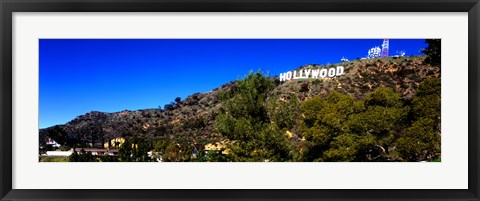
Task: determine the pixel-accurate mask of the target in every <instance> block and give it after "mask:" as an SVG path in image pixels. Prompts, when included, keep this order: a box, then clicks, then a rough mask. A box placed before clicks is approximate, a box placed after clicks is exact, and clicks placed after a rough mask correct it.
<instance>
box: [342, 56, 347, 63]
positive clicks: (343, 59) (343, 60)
mask: <svg viewBox="0 0 480 201" xmlns="http://www.w3.org/2000/svg"><path fill="white" fill-rule="evenodd" d="M340 61H341V62H347V61H348V59H347V58H345V57H342V59H340Z"/></svg>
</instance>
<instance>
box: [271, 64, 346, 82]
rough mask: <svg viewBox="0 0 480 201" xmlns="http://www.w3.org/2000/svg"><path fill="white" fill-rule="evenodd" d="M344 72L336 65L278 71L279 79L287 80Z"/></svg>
mask: <svg viewBox="0 0 480 201" xmlns="http://www.w3.org/2000/svg"><path fill="white" fill-rule="evenodd" d="M344 74H345V69H344V68H343V66H337V67H336V68H335V67H334V68H328V69H327V68H322V69H304V70H298V71H288V72H286V73H280V81H281V82H282V81H288V80H291V79H294V80H296V79H307V78H316V79H318V78H326V77H330V78H332V77H336V76H340V75H344Z"/></svg>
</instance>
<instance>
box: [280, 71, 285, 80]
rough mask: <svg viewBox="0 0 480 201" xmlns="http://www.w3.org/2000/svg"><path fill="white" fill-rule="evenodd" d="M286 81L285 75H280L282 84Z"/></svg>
mask: <svg viewBox="0 0 480 201" xmlns="http://www.w3.org/2000/svg"><path fill="white" fill-rule="evenodd" d="M283 81H285V73H280V82H283Z"/></svg>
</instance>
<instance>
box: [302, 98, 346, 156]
mask: <svg viewBox="0 0 480 201" xmlns="http://www.w3.org/2000/svg"><path fill="white" fill-rule="evenodd" d="M354 104H355V100H354V99H353V97H351V96H349V95H344V94H341V93H339V92H336V91H332V92H331V93H329V94H328V96H327V98H326V99H322V98H321V97H320V96H316V97H313V98H311V99H308V100H306V101H304V102H303V103H302V104H301V106H300V109H301V111H302V116H303V118H302V119H301V122H300V130H301V131H302V134H303V136H304V137H305V138H306V140H308V141H310V142H312V143H313V144H312V146H311V147H310V148H309V150H308V152H307V153H306V155H305V157H306V158H305V159H306V160H307V161H311V160H322V159H321V157H322V154H323V152H324V151H325V150H327V149H328V148H329V146H330V143H331V142H332V140H333V139H334V138H335V137H337V136H339V135H341V134H343V133H345V132H346V131H347V130H346V129H347V128H346V127H345V126H344V124H345V122H346V121H347V119H348V118H347V117H348V116H349V115H350V114H351V113H353V112H354V111H355V107H354Z"/></svg>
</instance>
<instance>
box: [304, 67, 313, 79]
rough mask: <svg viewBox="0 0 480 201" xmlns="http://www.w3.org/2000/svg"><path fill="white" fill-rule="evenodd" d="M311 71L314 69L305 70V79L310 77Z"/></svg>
mask: <svg viewBox="0 0 480 201" xmlns="http://www.w3.org/2000/svg"><path fill="white" fill-rule="evenodd" d="M310 71H312V69H307V70H305V78H308V76H309V75H310Z"/></svg>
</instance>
